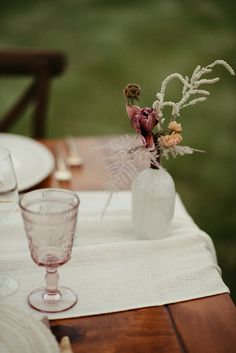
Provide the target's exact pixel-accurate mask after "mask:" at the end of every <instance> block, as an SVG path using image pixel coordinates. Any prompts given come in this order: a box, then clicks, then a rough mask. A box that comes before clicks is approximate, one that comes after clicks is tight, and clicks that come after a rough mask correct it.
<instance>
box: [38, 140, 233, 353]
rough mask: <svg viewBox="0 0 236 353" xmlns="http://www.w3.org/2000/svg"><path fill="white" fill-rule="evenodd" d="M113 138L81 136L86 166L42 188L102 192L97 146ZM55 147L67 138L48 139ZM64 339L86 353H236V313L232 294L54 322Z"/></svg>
mask: <svg viewBox="0 0 236 353" xmlns="http://www.w3.org/2000/svg"><path fill="white" fill-rule="evenodd" d="M104 141H107V138H92V137H91V138H80V139H78V144H79V148H80V152H81V156H82V158H83V159H84V165H83V167H81V168H80V167H76V168H73V169H72V173H73V178H72V180H71V181H70V182H58V181H56V180H55V179H54V177H53V176H50V177H48V178H47V179H46V180H44V181H43V182H42V183H41V184H39V185H37V188H39V187H60V188H68V189H72V190H77V191H80V190H101V189H103V177H102V171H101V167H100V163H99V160H100V159H101V158H102V157H103V156H104V151H103V150H100V149H96V148H94V147H95V146H97V145H99V144H100V143H101V142H104ZM42 142H43V143H44V144H45V145H46V146H48V147H49V148H50V149H51V150H52V151H54V150H55V146H56V145H58V144H60V145H61V146H63V141H60V140H43V141H42ZM51 329H52V331H53V333H54V334H55V335H56V337H57V338H58V339H60V338H61V337H62V336H64V335H68V336H69V337H70V339H71V342H72V347H73V350H74V352H75V353H76V352H81V353H82V352H84V353H85V352H86V353H108V352H109V353H131V352H132V353H154V352H155V353H158V352H161V353H186V352H188V353H223V352H224V353H226V352H228V353H234V352H236V315H235V307H234V304H233V302H232V300H231V298H230V296H229V295H228V294H221V295H215V296H211V297H206V298H202V299H196V300H190V301H185V302H180V303H176V304H169V305H164V306H156V307H151V308H144V309H137V310H130V311H126V312H119V313H114V314H106V315H97V316H90V317H82V318H74V319H64V320H53V321H51Z"/></svg>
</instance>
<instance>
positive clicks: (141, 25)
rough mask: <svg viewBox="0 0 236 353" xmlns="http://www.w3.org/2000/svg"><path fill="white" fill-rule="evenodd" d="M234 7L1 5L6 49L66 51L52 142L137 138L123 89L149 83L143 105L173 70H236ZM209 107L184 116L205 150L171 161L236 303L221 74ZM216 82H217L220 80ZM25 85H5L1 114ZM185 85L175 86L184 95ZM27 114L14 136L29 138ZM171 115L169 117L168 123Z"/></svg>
mask: <svg viewBox="0 0 236 353" xmlns="http://www.w3.org/2000/svg"><path fill="white" fill-rule="evenodd" d="M235 13H236V3H235V1H234V0H231V1H230V0H228V1H226V0H224V1H223V0H212V1H209V0H199V1H187V0H186V1H184V0H182V1H181V0H160V1H158V0H146V1H145V2H144V1H141V0H135V1H134V0H129V1H125V0H54V1H53V0H41V1H40V2H39V1H33V0H11V1H8V2H4V3H3V4H1V11H0V47H1V48H2V49H4V48H16V47H19V48H21V47H30V48H49V49H50V48H51V49H53V48H54V49H61V50H63V51H64V52H65V53H66V54H67V56H68V62H69V65H68V69H67V71H66V72H65V74H64V75H63V76H61V77H60V78H58V79H57V80H55V81H54V83H53V91H52V95H51V101H50V112H49V119H48V137H61V136H64V135H65V134H74V135H98V134H110V133H115V134H116V133H125V132H131V128H130V126H129V121H128V118H127V117H126V114H125V109H124V100H123V96H122V89H123V87H124V86H125V85H126V84H127V83H128V82H137V83H139V84H140V85H141V86H142V99H141V104H142V105H143V106H148V105H150V104H151V103H152V102H153V101H154V100H155V94H156V92H157V91H158V90H159V88H160V84H161V82H162V80H163V79H164V78H165V77H166V76H167V75H168V74H170V73H172V72H180V73H182V74H184V75H187V74H191V72H192V70H193V69H194V68H195V67H196V66H197V65H198V64H200V65H202V66H205V65H207V64H210V63H211V62H212V61H214V60H215V59H218V58H222V59H225V60H226V61H228V62H229V63H230V64H231V66H233V67H234V68H235V69H236V21H235ZM214 72H215V76H220V77H221V81H220V82H219V83H217V84H215V85H214V86H209V89H210V91H211V95H210V97H209V99H208V101H207V102H205V103H199V104H198V105H196V106H193V107H189V108H186V109H185V110H183V115H182V118H181V123H182V125H183V128H184V131H183V137H184V141H183V142H184V144H186V145H190V146H192V147H194V148H200V149H203V150H205V151H207V153H206V154H195V155H193V156H188V157H179V158H178V159H175V160H173V159H172V160H169V161H167V162H166V163H165V166H166V167H167V168H168V170H169V171H170V173H171V174H172V175H173V177H174V179H175V182H176V188H177V191H178V192H179V193H180V194H181V196H182V198H183V200H184V202H185V205H186V206H187V208H188V210H189V212H190V214H191V215H192V216H193V218H194V219H195V221H196V223H197V224H198V225H199V226H200V227H201V228H202V229H204V230H205V231H206V232H208V233H209V234H210V235H211V237H212V238H213V241H214V243H215V246H216V250H217V254H218V260H219V263H220V266H221V268H222V271H223V278H224V280H225V282H226V283H227V284H228V286H229V287H230V289H231V291H232V295H233V297H234V298H236V276H235V270H236V241H235V231H236V203H235V199H236V192H235V190H236V185H235V174H236V154H235V153H236V143H235V137H236V79H235V77H232V76H230V75H229V74H228V72H226V71H225V70H224V68H222V67H220V66H219V67H216V68H215V71H214ZM212 77H214V75H212ZM26 84H27V80H25V79H10V80H9V79H5V78H0V113H1V112H3V111H5V110H6V109H7V107H8V106H9V105H10V104H11V102H12V100H14V98H15V97H16V96H17V94H18V92H20V90H21V89H22V87H24V86H25V85H26ZM179 94H180V85H177V84H171V85H170V95H172V96H174V97H177V96H178V95H179ZM29 113H30V112H28V114H26V115H25V116H24V118H23V119H22V120H21V121H20V122H19V124H18V125H17V126H16V127H15V128H14V129H13V130H12V132H14V133H22V134H26V135H28V134H29ZM168 113H169V111H168V110H167V112H166V117H168Z"/></svg>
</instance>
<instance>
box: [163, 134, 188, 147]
mask: <svg viewBox="0 0 236 353" xmlns="http://www.w3.org/2000/svg"><path fill="white" fill-rule="evenodd" d="M182 139H183V138H182V136H181V135H180V134H178V133H174V132H172V134H171V135H164V136H161V137H160V142H161V144H162V145H163V146H164V147H166V148H170V147H174V146H175V145H178V144H179V143H180V142H181V141H182Z"/></svg>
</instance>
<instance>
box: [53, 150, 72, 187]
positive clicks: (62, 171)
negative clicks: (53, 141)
mask: <svg viewBox="0 0 236 353" xmlns="http://www.w3.org/2000/svg"><path fill="white" fill-rule="evenodd" d="M55 157H56V170H55V172H54V177H55V179H57V180H59V181H68V180H70V179H71V178H72V174H71V172H70V170H69V169H68V167H67V163H66V160H65V158H64V156H63V151H62V149H61V148H60V147H59V146H57V148H56V153H55Z"/></svg>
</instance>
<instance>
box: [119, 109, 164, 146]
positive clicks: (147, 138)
mask: <svg viewBox="0 0 236 353" xmlns="http://www.w3.org/2000/svg"><path fill="white" fill-rule="evenodd" d="M126 111H127V114H128V117H129V118H130V122H131V125H132V127H133V129H134V131H136V132H137V134H140V135H141V137H142V140H143V144H144V145H145V146H146V147H147V148H148V149H150V150H153V149H154V148H155V143H154V138H153V133H152V130H153V128H154V127H155V126H156V125H157V124H158V121H159V118H158V115H157V113H156V111H155V110H153V109H152V108H148V107H147V108H140V107H139V106H137V105H128V104H127V105H126Z"/></svg>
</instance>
